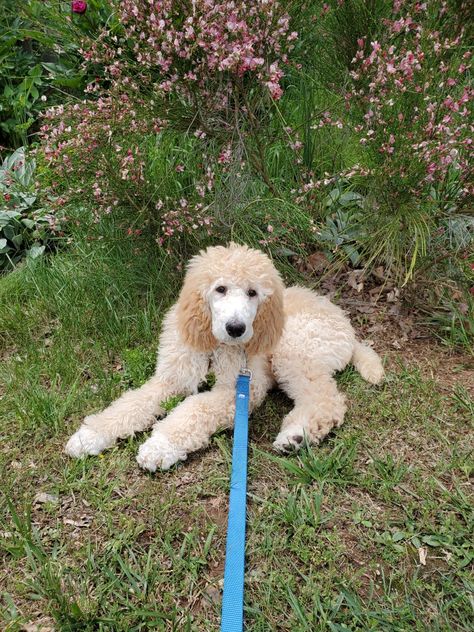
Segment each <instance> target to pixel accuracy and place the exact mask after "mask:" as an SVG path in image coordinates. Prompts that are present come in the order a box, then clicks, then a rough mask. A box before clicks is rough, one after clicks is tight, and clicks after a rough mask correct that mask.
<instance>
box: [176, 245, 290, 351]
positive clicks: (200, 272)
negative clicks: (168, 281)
mask: <svg viewBox="0 0 474 632" xmlns="http://www.w3.org/2000/svg"><path fill="white" fill-rule="evenodd" d="M177 310H178V311H177V315H178V327H179V330H180V333H181V336H182V338H183V340H184V342H185V343H186V344H188V345H189V346H191V347H194V348H195V349H197V350H200V351H210V350H212V349H214V348H215V347H216V346H217V345H218V344H229V345H241V346H243V347H245V349H246V351H247V353H248V354H249V355H255V354H260V353H267V352H269V351H270V350H271V349H272V348H273V346H274V345H275V344H276V342H277V341H278V339H279V337H280V335H281V332H282V329H283V283H282V280H281V278H280V275H279V274H278V272H277V271H276V269H275V267H274V266H273V264H272V262H271V261H270V259H269V258H268V257H267V255H265V254H264V253H263V252H260V251H259V250H254V249H252V248H249V247H248V246H239V245H237V244H234V243H231V244H230V245H229V246H227V247H224V246H216V247H212V248H208V249H207V250H205V251H202V252H201V253H200V254H199V255H196V256H195V257H193V258H192V259H191V261H190V263H189V266H188V270H187V274H186V278H185V280H184V284H183V288H182V290H181V293H180V296H179V300H178V307H177Z"/></svg>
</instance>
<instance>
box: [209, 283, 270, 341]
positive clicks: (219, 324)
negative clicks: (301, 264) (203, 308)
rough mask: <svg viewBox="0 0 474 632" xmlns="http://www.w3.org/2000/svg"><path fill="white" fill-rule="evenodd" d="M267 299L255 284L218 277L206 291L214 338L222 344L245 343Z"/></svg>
mask: <svg viewBox="0 0 474 632" xmlns="http://www.w3.org/2000/svg"><path fill="white" fill-rule="evenodd" d="M265 298H266V296H265V293H264V291H263V289H262V288H260V287H258V286H257V284H248V283H240V284H239V283H236V282H235V281H231V280H230V279H226V278H225V277H221V278H219V279H217V280H216V281H215V283H213V284H212V286H211V288H210V289H209V292H208V294H207V301H208V304H209V308H210V310H211V323H212V324H211V329H212V335H213V336H214V338H215V339H216V340H217V341H218V342H221V343H225V344H245V343H247V342H248V341H249V340H250V339H251V338H252V336H253V323H254V320H255V316H256V315H257V311H258V308H259V305H260V303H261V302H262V301H263V300H264V299H265Z"/></svg>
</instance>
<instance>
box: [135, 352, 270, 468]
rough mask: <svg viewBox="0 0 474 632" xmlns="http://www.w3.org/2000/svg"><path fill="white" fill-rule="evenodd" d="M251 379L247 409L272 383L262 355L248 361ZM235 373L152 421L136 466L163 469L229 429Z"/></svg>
mask: <svg viewBox="0 0 474 632" xmlns="http://www.w3.org/2000/svg"><path fill="white" fill-rule="evenodd" d="M250 368H251V370H252V374H253V378H252V382H251V384H250V411H252V410H253V409H254V408H255V407H256V406H258V405H259V404H260V403H261V402H262V401H263V399H264V397H265V395H266V393H267V391H268V389H269V388H271V386H272V384H273V380H272V377H271V375H270V372H269V371H268V366H267V361H266V359H265V358H255V359H253V360H252V362H251V364H250ZM237 372H238V365H237V369H236V371H235V375H234V374H232V376H231V377H230V376H229V374H228V373H227V375H226V376H225V377H224V379H219V377H218V379H217V384H216V386H215V387H214V388H213V389H212V391H207V392H205V393H198V394H197V395H192V396H191V397H188V398H187V399H185V400H184V402H182V403H181V404H179V406H177V407H176V408H175V409H174V410H173V411H172V412H171V413H170V414H169V415H168V416H167V417H166V418H165V419H163V421H159V422H157V423H156V425H155V428H154V430H153V433H152V435H151V437H150V438H149V439H148V440H147V441H145V443H144V444H143V445H142V446H141V447H140V449H139V451H138V456H137V461H138V464H139V465H140V467H142V468H143V469H145V470H149V471H150V472H155V471H156V470H157V469H162V470H167V469H169V468H170V467H171V466H172V465H174V464H175V463H176V462H177V461H183V460H185V459H186V457H187V455H188V454H189V453H190V452H194V451H195V450H199V449H200V448H204V447H206V446H207V445H208V443H209V439H210V438H211V436H212V435H213V434H214V433H215V432H216V431H217V430H220V429H223V428H230V427H231V426H232V425H233V422H234V412H235V380H236V376H237Z"/></svg>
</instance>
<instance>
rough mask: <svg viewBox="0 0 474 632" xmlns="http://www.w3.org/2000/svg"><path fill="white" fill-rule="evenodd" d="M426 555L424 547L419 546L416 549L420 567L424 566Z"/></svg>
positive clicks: (426, 551)
mask: <svg viewBox="0 0 474 632" xmlns="http://www.w3.org/2000/svg"><path fill="white" fill-rule="evenodd" d="M427 553H428V549H427V548H426V547H425V546H420V548H419V549H418V557H419V558H420V564H421V565H422V566H426V555H427Z"/></svg>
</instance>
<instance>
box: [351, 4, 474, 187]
mask: <svg viewBox="0 0 474 632" xmlns="http://www.w3.org/2000/svg"><path fill="white" fill-rule="evenodd" d="M427 4H428V3H419V2H414V3H408V2H401V1H400V0H397V2H395V7H394V9H395V13H394V15H393V18H392V19H387V20H385V26H386V30H385V38H384V40H383V41H372V42H368V41H367V40H366V39H365V38H361V39H359V40H358V48H359V49H358V51H357V53H356V55H355V58H354V59H353V67H354V69H353V70H352V71H351V73H350V74H351V76H352V78H353V80H354V85H353V87H352V89H351V90H350V92H348V93H347V95H346V98H347V100H348V103H349V104H350V102H351V101H352V100H353V101H354V102H356V103H358V104H359V105H360V107H361V110H362V112H363V116H362V120H361V124H360V125H358V126H356V129H355V131H356V132H360V133H362V136H361V138H360V143H361V144H364V145H367V146H372V148H373V149H374V150H375V151H376V152H378V153H379V154H380V156H381V158H382V163H383V170H384V176H385V177H387V179H388V178H390V179H393V178H396V179H397V182H399V183H400V185H401V187H405V188H407V186H408V188H409V189H411V191H410V193H411V194H416V195H419V194H420V193H421V191H422V190H423V188H425V189H426V185H430V186H431V185H432V184H435V185H436V186H443V183H444V182H445V181H446V178H447V175H448V173H449V172H450V171H451V170H455V171H457V172H458V175H459V183H460V187H462V191H461V193H462V194H463V195H466V194H468V193H472V191H473V189H472V182H470V169H469V164H468V160H467V156H468V154H469V152H470V150H471V148H472V138H471V132H472V127H471V125H470V123H469V118H468V104H469V102H470V101H472V98H473V96H474V89H473V88H472V87H470V86H469V85H468V83H467V82H466V81H465V76H466V73H467V72H468V71H469V69H470V59H471V52H470V51H469V50H467V47H466V46H465V45H464V42H463V38H464V30H463V29H462V28H461V29H460V31H459V33H458V34H457V35H456V37H453V38H450V37H446V36H443V35H442V34H441V32H440V31H439V30H436V29H434V28H430V27H429V25H428V26H427V25H426V24H425V25H423V24H422V21H423V18H424V15H423V14H425V13H426V12H427V11H428V6H427ZM445 11H446V3H441V5H439V13H440V15H442V14H443V12H445ZM412 16H413V17H412ZM395 18H396V19H395ZM425 21H426V20H425ZM410 176H412V178H411V179H410Z"/></svg>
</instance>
